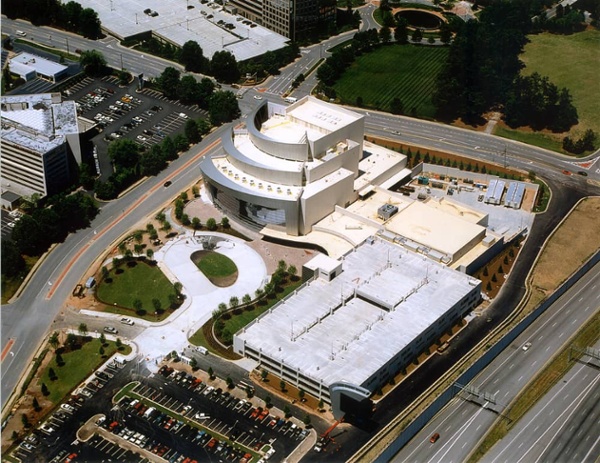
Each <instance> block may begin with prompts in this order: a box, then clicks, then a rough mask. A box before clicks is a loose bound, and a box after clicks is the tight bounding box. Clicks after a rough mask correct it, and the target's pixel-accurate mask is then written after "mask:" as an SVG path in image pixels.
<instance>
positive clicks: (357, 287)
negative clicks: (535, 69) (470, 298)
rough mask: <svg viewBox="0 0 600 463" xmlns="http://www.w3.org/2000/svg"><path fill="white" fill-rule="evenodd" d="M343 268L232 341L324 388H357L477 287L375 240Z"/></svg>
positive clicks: (459, 275)
mask: <svg viewBox="0 0 600 463" xmlns="http://www.w3.org/2000/svg"><path fill="white" fill-rule="evenodd" d="M342 268H343V272H342V274H341V275H339V276H338V277H336V278H335V279H334V280H332V281H331V282H329V283H326V282H324V281H322V280H314V281H312V282H311V283H310V284H309V285H308V286H306V287H304V288H303V289H301V290H300V291H298V292H297V293H296V294H295V295H293V296H291V297H289V298H288V299H286V300H285V301H283V302H282V303H281V304H279V305H277V306H276V307H275V308H274V309H273V310H272V311H271V312H270V313H266V314H265V315H263V316H262V317H260V318H259V319H258V320H256V321H255V322H254V323H253V324H252V325H249V326H248V327H247V328H246V329H244V330H242V331H240V332H238V333H237V334H236V338H238V339H240V340H243V341H245V342H246V345H247V346H248V347H251V348H253V349H254V350H256V351H262V353H263V354H264V355H267V356H269V357H270V358H272V359H275V360H280V361H282V362H283V363H285V364H286V365H287V366H289V367H291V368H292V369H297V370H299V371H300V372H301V373H302V374H303V375H305V376H308V377H311V378H313V379H314V380H316V381H317V382H322V383H323V384H324V385H325V386H328V385H330V384H331V383H333V382H335V381H341V380H345V381H349V382H351V383H353V384H357V385H361V384H363V383H364V382H365V381H366V380H367V379H368V378H369V377H370V376H371V375H373V374H374V373H376V372H377V371H378V370H379V369H380V368H381V367H382V366H383V365H385V364H386V363H387V362H388V361H389V360H391V359H392V358H393V357H394V356H395V355H396V354H397V353H398V352H400V351H401V350H402V349H404V348H405V347H406V346H407V345H409V344H410V343H412V342H413V341H414V340H415V339H416V338H417V337H418V336H419V335H420V334H421V333H422V332H423V331H424V330H425V329H427V328H428V327H429V326H430V325H431V324H432V323H434V322H435V321H436V320H438V319H439V318H440V317H441V316H443V315H444V314H445V313H446V312H447V311H448V310H449V309H450V308H452V307H453V306H454V305H455V304H456V303H457V302H458V301H460V300H461V299H462V298H463V297H464V296H465V295H467V294H468V293H469V292H471V291H472V290H473V289H474V288H475V287H477V285H479V283H480V282H479V280H475V279H473V278H471V277H469V276H467V275H465V274H462V273H459V272H456V271H454V270H451V269H449V268H447V267H445V266H443V265H440V264H437V263H435V262H432V261H430V260H428V259H425V258H424V257H423V256H419V255H417V254H414V253H411V252H409V251H407V250H405V249H403V248H401V247H398V246H395V245H393V244H390V243H387V242H385V241H383V240H380V239H375V240H374V242H373V244H368V243H365V244H363V245H362V246H359V247H358V248H356V250H355V251H354V252H351V253H349V254H348V255H346V256H345V258H344V260H343V264H342ZM355 291H356V292H357V293H359V294H361V297H356V296H355ZM343 301H344V302H343ZM374 302H375V303H374ZM377 304H386V305H393V306H394V310H392V311H388V310H384V309H382V308H380V307H379V306H378V305H377Z"/></svg>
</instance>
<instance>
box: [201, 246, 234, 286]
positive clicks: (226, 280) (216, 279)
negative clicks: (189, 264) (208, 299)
mask: <svg viewBox="0 0 600 463" xmlns="http://www.w3.org/2000/svg"><path fill="white" fill-rule="evenodd" d="M190 257H191V259H192V261H193V262H194V264H196V267H198V268H199V269H200V271H201V272H202V273H204V275H205V276H206V278H208V279H209V280H210V281H211V283H212V284H214V285H215V286H219V287H220V288H223V287H226V286H231V285H232V284H234V283H235V281H236V280H237V276H238V269H237V267H236V265H235V263H234V262H233V261H232V260H231V259H230V258H229V257H227V256H224V255H223V254H219V253H218V252H214V251H196V252H194V253H193V254H192V255H191V256H190Z"/></svg>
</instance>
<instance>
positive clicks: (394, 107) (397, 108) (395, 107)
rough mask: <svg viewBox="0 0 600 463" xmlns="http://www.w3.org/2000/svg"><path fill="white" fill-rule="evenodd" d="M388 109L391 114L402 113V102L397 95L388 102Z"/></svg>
mask: <svg viewBox="0 0 600 463" xmlns="http://www.w3.org/2000/svg"><path fill="white" fill-rule="evenodd" d="M390 111H391V113H392V114H403V113H404V104H403V103H402V100H401V99H400V98H398V97H396V98H394V99H393V100H392V102H391V103H390Z"/></svg>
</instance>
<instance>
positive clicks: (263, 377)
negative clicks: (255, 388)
mask: <svg viewBox="0 0 600 463" xmlns="http://www.w3.org/2000/svg"><path fill="white" fill-rule="evenodd" d="M268 374H269V373H268V372H267V370H265V369H264V368H263V369H262V370H261V371H260V379H261V380H262V382H263V383H264V382H266V381H267V375H268Z"/></svg>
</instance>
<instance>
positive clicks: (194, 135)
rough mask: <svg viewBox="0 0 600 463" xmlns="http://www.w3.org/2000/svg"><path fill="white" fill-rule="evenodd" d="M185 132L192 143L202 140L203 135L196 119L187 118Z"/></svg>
mask: <svg viewBox="0 0 600 463" xmlns="http://www.w3.org/2000/svg"><path fill="white" fill-rule="evenodd" d="M184 133H185V136H186V137H187V139H188V141H189V142H190V143H191V144H192V145H195V144H196V143H200V141H202V135H200V131H199V130H198V123H197V122H196V121H195V120H194V119H188V120H187V122H186V123H185V128H184Z"/></svg>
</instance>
